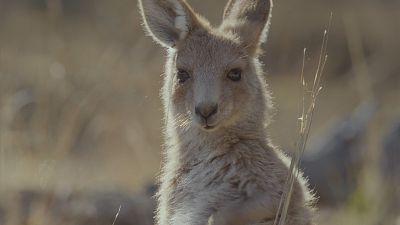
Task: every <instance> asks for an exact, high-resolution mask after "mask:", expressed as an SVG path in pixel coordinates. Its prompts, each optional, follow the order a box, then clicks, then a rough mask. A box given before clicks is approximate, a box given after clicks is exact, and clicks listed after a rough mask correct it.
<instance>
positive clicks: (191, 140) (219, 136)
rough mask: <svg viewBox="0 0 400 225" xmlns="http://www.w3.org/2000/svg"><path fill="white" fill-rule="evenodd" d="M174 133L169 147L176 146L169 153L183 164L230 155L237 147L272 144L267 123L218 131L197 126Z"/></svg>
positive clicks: (243, 123)
mask: <svg viewBox="0 0 400 225" xmlns="http://www.w3.org/2000/svg"><path fill="white" fill-rule="evenodd" d="M171 131H172V130H170V132H171ZM172 132H174V134H173V135H171V136H170V137H169V138H168V140H167V142H168V143H167V145H169V146H170V147H172V148H171V149H170V150H169V153H168V154H170V157H173V158H175V159H177V158H179V159H180V161H181V162H188V161H191V160H195V161H196V160H197V159H206V158H212V157H213V156H216V155H220V154H226V153H229V151H232V149H234V148H233V147H234V146H235V145H237V144H249V143H257V145H261V146H267V145H268V143H267V140H268V138H267V131H266V126H265V125H264V121H254V120H246V121H241V122H237V123H236V124H234V125H231V126H227V127H220V128H218V129H217V130H215V131H205V130H203V129H201V128H200V127H197V126H193V127H190V128H187V129H181V128H173V131H172Z"/></svg>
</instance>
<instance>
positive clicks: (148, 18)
mask: <svg viewBox="0 0 400 225" xmlns="http://www.w3.org/2000/svg"><path fill="white" fill-rule="evenodd" d="M139 9H140V13H141V15H142V18H143V21H144V26H145V27H146V30H147V31H148V33H149V34H150V35H151V36H152V37H153V39H154V40H155V41H157V42H158V43H160V44H161V45H162V46H164V47H169V48H174V47H175V46H177V45H178V44H179V42H181V41H183V40H184V39H185V38H186V37H187V35H188V34H189V33H190V32H191V31H192V30H194V29H195V28H196V27H197V26H198V20H197V17H196V15H195V13H194V12H193V10H192V9H191V8H190V6H189V5H188V4H187V3H186V1H185V0H139Z"/></svg>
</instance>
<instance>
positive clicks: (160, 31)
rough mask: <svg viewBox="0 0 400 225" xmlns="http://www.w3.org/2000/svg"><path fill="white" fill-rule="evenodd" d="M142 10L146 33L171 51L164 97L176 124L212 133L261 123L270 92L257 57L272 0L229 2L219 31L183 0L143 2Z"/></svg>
mask: <svg viewBox="0 0 400 225" xmlns="http://www.w3.org/2000/svg"><path fill="white" fill-rule="evenodd" d="M139 7H140V11H141V14H142V16H143V20H144V24H145V27H146V29H147V31H148V33H149V34H150V35H151V36H152V37H153V38H154V40H156V41H157V42H158V43H160V44H161V45H162V46H164V47H166V48H168V49H169V51H168V52H169V60H168V61H167V66H166V77H165V84H164V89H163V93H162V95H163V98H164V104H165V105H166V106H167V107H171V109H172V113H173V114H172V115H173V118H174V120H175V121H176V122H177V125H178V126H191V127H192V126H195V127H198V128H200V129H201V130H204V131H208V132H212V131H215V130H217V129H219V128H220V127H228V126H232V125H235V124H239V123H240V122H243V121H246V120H251V119H253V123H258V122H261V123H262V121H261V120H262V119H263V118H264V116H265V115H264V114H265V111H266V105H267V103H266V102H265V101H266V96H267V94H266V88H265V85H264V81H263V79H262V72H261V70H260V65H259V62H258V55H259V48H260V45H261V43H262V42H264V41H265V39H266V33H267V28H268V26H267V24H268V20H269V18H270V11H271V7H272V3H271V0H230V1H229V2H228V4H227V6H226V8H225V11H224V15H223V21H222V23H221V25H220V26H219V27H212V26H211V25H210V24H209V23H208V22H207V21H206V20H205V19H203V18H202V17H201V16H199V15H197V14H196V13H195V12H194V11H193V10H192V8H191V7H190V6H189V5H188V3H187V2H186V1H184V0H139ZM257 118H258V119H260V121H257ZM254 120H255V121H254Z"/></svg>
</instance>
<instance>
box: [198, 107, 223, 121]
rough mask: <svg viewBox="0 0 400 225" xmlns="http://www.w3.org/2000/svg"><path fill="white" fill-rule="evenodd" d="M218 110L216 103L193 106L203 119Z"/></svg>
mask: <svg viewBox="0 0 400 225" xmlns="http://www.w3.org/2000/svg"><path fill="white" fill-rule="evenodd" d="M217 112H218V105H217V104H199V105H198V106H196V107H195V113H196V114H197V115H199V116H201V117H203V118H204V119H208V118H209V117H211V116H212V115H214V114H216V113H217Z"/></svg>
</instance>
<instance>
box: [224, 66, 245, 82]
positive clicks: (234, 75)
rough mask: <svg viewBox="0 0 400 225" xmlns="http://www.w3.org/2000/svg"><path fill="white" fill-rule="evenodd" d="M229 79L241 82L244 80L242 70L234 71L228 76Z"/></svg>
mask: <svg viewBox="0 0 400 225" xmlns="http://www.w3.org/2000/svg"><path fill="white" fill-rule="evenodd" d="M227 77H228V78H229V79H230V80H232V81H239V80H240V79H242V70H241V69H239V68H236V69H232V70H231V71H229V73H228V74H227Z"/></svg>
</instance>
